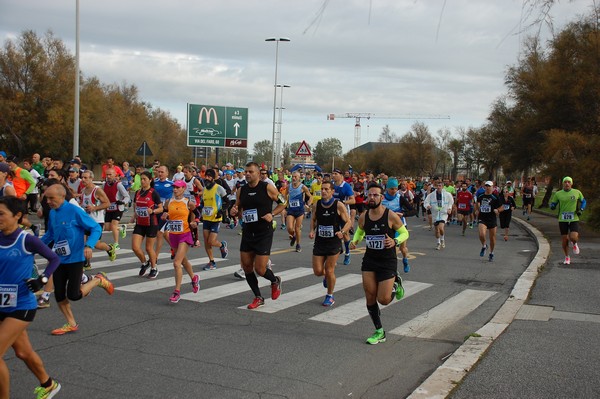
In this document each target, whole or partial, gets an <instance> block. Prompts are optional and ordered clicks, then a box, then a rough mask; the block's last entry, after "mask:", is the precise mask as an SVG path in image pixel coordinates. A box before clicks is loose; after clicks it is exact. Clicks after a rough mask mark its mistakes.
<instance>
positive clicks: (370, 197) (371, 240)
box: [350, 183, 409, 345]
mask: <svg viewBox="0 0 600 399" xmlns="http://www.w3.org/2000/svg"><path fill="white" fill-rule="evenodd" d="M382 198H383V188H382V187H381V186H379V185H378V184H375V183H371V184H370V185H369V187H368V190H367V207H368V210H367V211H366V212H364V213H363V214H362V215H360V217H359V218H358V228H357V229H356V233H354V237H353V239H352V242H351V243H350V248H352V249H355V248H356V244H358V243H359V242H361V241H362V239H363V238H366V247H367V249H366V251H365V256H364V257H363V261H362V266H361V271H362V279H363V288H364V291H365V298H366V302H367V311H368V312H369V316H371V320H372V321H373V325H374V326H375V333H374V334H373V335H372V336H370V337H369V338H367V341H366V342H367V344H370V345H376V344H378V343H380V342H385V340H386V337H385V331H384V330H383V325H382V324H381V313H380V311H379V305H378V304H377V303H378V302H379V303H380V304H382V305H387V304H389V303H390V302H391V301H392V300H393V299H394V297H395V298H396V299H397V300H400V299H402V297H403V296H404V288H403V287H402V279H401V278H400V276H398V258H397V257H396V246H399V245H400V244H401V243H402V242H404V241H406V240H407V239H408V237H409V234H408V230H407V229H406V227H405V226H404V225H403V224H402V221H401V220H400V216H398V215H397V214H396V213H394V212H390V210H389V209H387V208H385V207H384V206H383V204H382ZM394 236H395V237H396V238H393V237H394Z"/></svg>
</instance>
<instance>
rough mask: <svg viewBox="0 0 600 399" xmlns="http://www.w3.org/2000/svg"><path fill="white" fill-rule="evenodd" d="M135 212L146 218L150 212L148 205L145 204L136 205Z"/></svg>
mask: <svg viewBox="0 0 600 399" xmlns="http://www.w3.org/2000/svg"><path fill="white" fill-rule="evenodd" d="M135 214H136V215H138V217H141V218H147V217H148V216H150V214H149V213H148V207H146V206H144V207H139V206H136V207H135Z"/></svg>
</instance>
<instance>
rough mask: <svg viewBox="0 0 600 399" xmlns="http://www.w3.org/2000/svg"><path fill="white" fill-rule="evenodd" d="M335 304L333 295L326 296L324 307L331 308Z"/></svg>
mask: <svg viewBox="0 0 600 399" xmlns="http://www.w3.org/2000/svg"><path fill="white" fill-rule="evenodd" d="M334 303H335V299H333V295H329V294H327V295H325V300H324V301H323V306H331V305H333V304H334Z"/></svg>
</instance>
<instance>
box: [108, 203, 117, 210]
mask: <svg viewBox="0 0 600 399" xmlns="http://www.w3.org/2000/svg"><path fill="white" fill-rule="evenodd" d="M118 209H119V207H118V205H117V204H116V203H114V202H112V203H111V204H110V205H109V206H108V208H106V210H107V211H116V210H118Z"/></svg>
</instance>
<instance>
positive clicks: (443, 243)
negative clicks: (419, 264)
mask: <svg viewBox="0 0 600 399" xmlns="http://www.w3.org/2000/svg"><path fill="white" fill-rule="evenodd" d="M442 248H446V240H442Z"/></svg>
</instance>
